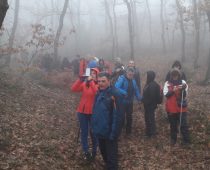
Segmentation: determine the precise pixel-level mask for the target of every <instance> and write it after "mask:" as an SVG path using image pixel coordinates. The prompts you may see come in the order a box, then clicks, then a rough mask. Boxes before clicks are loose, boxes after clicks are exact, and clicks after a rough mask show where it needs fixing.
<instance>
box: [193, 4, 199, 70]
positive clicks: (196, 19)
mask: <svg viewBox="0 0 210 170" xmlns="http://www.w3.org/2000/svg"><path fill="white" fill-rule="evenodd" d="M198 10H199V9H198V7H197V0H193V14H194V18H193V19H194V27H195V60H194V68H197V67H198V59H199V51H200V48H199V46H200V17H199V14H200V12H199V11H200V10H199V11H198Z"/></svg>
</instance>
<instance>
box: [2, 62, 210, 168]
mask: <svg viewBox="0 0 210 170" xmlns="http://www.w3.org/2000/svg"><path fill="white" fill-rule="evenodd" d="M154 68H156V69H159V70H161V69H162V68H161V66H159V68H157V67H155V66H154ZM142 70H143V71H145V70H146V68H142ZM162 71H166V70H162ZM160 72H161V71H160ZM0 77H1V78H0V169H15V170H65V169H66V170H68V169H69V170H71V169H78V170H82V169H84V170H88V169H89V170H100V169H102V167H103V166H102V165H103V161H102V159H101V157H100V154H98V155H97V158H96V160H95V162H94V163H92V164H90V165H87V164H84V162H83V161H82V159H81V148H80V144H79V143H78V142H77V134H78V121H77V117H76V114H75V110H76V106H77V104H78V101H79V96H78V95H75V94H71V93H70V92H69V90H68V89H67V88H66V89H60V88H46V87H44V86H41V85H38V84H37V83H35V82H33V81H31V80H28V79H25V78H18V79H17V78H14V77H12V76H10V75H7V74H4V73H1V76H0ZM157 77H158V79H159V80H160V81H159V82H161V78H160V77H161V76H160V75H157ZM142 79H145V75H143V76H142ZM189 85H190V91H189V125H190V132H191V139H192V145H191V146H190V147H188V148H185V147H182V146H181V144H180V141H181V140H180V135H179V140H178V143H177V145H176V146H174V147H172V146H170V140H169V124H168V120H167V116H166V113H165V111H164V106H160V107H159V109H158V110H157V113H156V120H157V129H158V136H157V137H156V138H154V139H151V140H148V139H146V138H145V137H144V117H143V109H142V110H141V111H140V110H139V108H138V106H136V105H134V113H133V119H134V121H133V134H132V135H131V136H130V137H129V138H128V137H126V136H125V135H124V134H122V136H121V137H120V140H119V166H120V169H124V170H128V169H136V170H141V169H148V170H150V169H151V170H153V169H158V170H159V169H172V170H176V169H177V170H180V169H183V170H186V169H195V170H197V169H210V102H209V101H210V86H198V85H197V84H196V82H194V81H191V82H190V83H189Z"/></svg>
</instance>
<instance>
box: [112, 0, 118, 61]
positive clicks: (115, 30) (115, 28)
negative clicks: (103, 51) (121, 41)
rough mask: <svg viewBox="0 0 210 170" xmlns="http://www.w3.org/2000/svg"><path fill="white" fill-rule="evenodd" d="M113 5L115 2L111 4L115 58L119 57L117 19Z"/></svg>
mask: <svg viewBox="0 0 210 170" xmlns="http://www.w3.org/2000/svg"><path fill="white" fill-rule="evenodd" d="M115 5H116V0H114V2H113V16H114V24H113V25H114V37H115V55H116V57H119V49H118V48H119V47H118V35H117V17H116V12H115Z"/></svg>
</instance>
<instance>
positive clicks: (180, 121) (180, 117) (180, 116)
mask: <svg viewBox="0 0 210 170" xmlns="http://www.w3.org/2000/svg"><path fill="white" fill-rule="evenodd" d="M183 98H184V90H182V97H181V110H180V115H179V133H181V124H182V110H183V109H182V108H183Z"/></svg>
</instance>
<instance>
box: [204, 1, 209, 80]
mask: <svg viewBox="0 0 210 170" xmlns="http://www.w3.org/2000/svg"><path fill="white" fill-rule="evenodd" d="M205 2H206V6H207V7H208V8H207V9H206V14H207V17H208V23H209V31H210V2H208V1H207V0H206V1H205ZM209 39H210V37H209ZM209 79H210V46H209V56H208V69H207V71H206V76H205V80H204V83H207V82H208V81H209Z"/></svg>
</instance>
